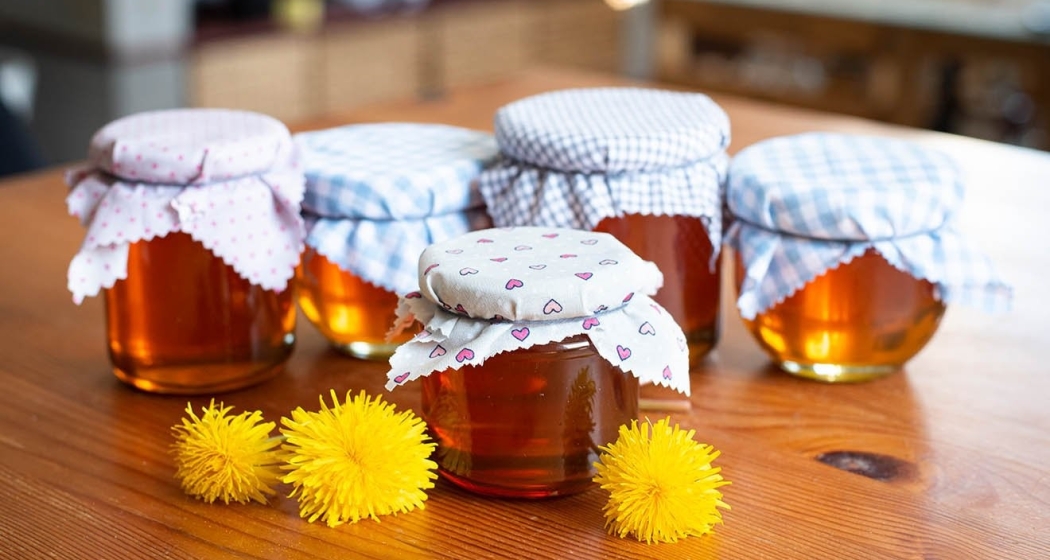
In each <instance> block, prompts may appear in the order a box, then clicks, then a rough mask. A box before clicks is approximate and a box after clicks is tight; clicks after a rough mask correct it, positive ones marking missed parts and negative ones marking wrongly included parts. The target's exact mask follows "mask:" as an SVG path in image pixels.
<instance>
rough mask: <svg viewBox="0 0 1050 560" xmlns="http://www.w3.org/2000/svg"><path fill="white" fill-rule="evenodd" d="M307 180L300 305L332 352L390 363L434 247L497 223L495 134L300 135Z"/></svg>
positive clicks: (399, 126)
mask: <svg viewBox="0 0 1050 560" xmlns="http://www.w3.org/2000/svg"><path fill="white" fill-rule="evenodd" d="M296 142H297V144H298V145H299V147H300V149H301V150H302V153H303V160H304V165H305V173H306V196H305V199H304V202H303V215H304V217H305V218H306V224H307V238H306V250H305V252H304V253H303V259H302V264H301V265H300V266H299V268H298V270H297V272H296V280H297V284H298V288H299V290H298V291H299V306H300V307H301V308H302V310H303V313H304V314H305V315H306V317H307V319H309V320H310V322H311V323H313V325H314V326H316V327H317V328H318V329H319V330H320V331H321V333H322V334H323V335H324V336H325V338H327V339H328V341H329V342H330V343H331V344H332V346H333V347H334V348H336V349H338V350H340V351H342V352H344V353H346V354H348V355H350V356H354V357H357V358H363V359H386V358H388V357H389V356H390V354H391V353H392V352H393V351H394V348H396V347H397V345H398V344H400V343H401V342H404V341H405V340H407V339H408V338H410V337H411V333H407V334H404V335H402V336H399V337H394V338H392V339H387V338H386V334H387V331H389V330H390V325H391V324H392V323H393V321H394V309H395V308H396V307H397V295H398V294H403V293H407V292H409V291H412V290H415V289H416V286H417V278H416V262H417V259H418V257H419V254H420V253H421V252H422V251H423V249H425V248H426V247H427V246H428V245H430V244H432V243H435V242H438V241H443V240H445V239H448V238H450V237H455V236H457V235H461V234H463V233H466V232H468V231H471V230H474V229H481V228H485V227H488V226H490V225H491V221H490V220H489V218H488V215H487V214H486V213H485V209H484V204H483V202H482V200H481V196H480V194H479V193H478V191H477V183H476V179H477V175H478V173H479V172H480V171H481V169H482V168H483V167H484V166H485V165H487V164H488V163H490V162H491V160H492V159H494V158H495V156H496V145H495V141H494V140H493V138H492V136H491V135H490V134H487V133H484V132H478V131H474V130H467V129H463V128H456V127H451V126H444V125H434V124H415V123H380V124H362V125H351V126H344V127H339V128H332V129H327V130H320V131H314V132H305V133H301V134H298V135H296Z"/></svg>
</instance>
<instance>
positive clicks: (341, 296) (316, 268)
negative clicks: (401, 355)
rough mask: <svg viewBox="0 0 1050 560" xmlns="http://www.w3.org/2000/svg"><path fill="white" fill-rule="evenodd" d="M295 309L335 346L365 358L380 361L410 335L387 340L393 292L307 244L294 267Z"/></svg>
mask: <svg viewBox="0 0 1050 560" xmlns="http://www.w3.org/2000/svg"><path fill="white" fill-rule="evenodd" d="M296 281H297V283H298V291H299V307H300V308H302V310H303V314H304V315H306V318H307V319H309V320H310V322H311V323H313V324H314V326H316V327H317V328H318V330H320V331H321V333H322V334H323V335H324V336H325V338H327V339H328V341H329V342H331V343H332V345H333V346H334V347H335V348H337V349H338V350H340V351H342V352H344V353H346V354H349V355H351V356H354V357H356V358H364V359H385V358H387V357H389V356H390V355H391V354H393V353H394V349H395V348H397V346H398V345H399V344H400V343H402V342H404V341H406V340H408V339H410V338H412V335H413V334H414V332H415V331H406V332H404V333H402V334H401V335H399V336H397V337H395V338H394V339H392V340H390V341H387V340H386V334H387V332H388V331H389V330H390V327H391V326H392V325H393V324H394V320H395V316H394V310H395V309H397V295H396V294H394V293H393V292H390V291H387V290H384V289H383V288H380V287H378V286H375V285H373V284H371V283H368V282H366V281H364V280H362V279H361V278H359V277H358V276H356V275H354V274H351V273H349V272H346V271H345V270H343V269H341V268H339V266H338V265H336V264H335V263H333V262H331V261H330V260H328V259H326V258H325V257H324V256H322V255H320V254H318V253H317V251H315V250H314V249H312V248H310V247H307V248H306V251H305V252H304V253H303V259H302V262H301V263H300V265H299V267H298V268H297V269H296Z"/></svg>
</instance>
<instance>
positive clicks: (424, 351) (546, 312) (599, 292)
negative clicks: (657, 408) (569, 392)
mask: <svg viewBox="0 0 1050 560" xmlns="http://www.w3.org/2000/svg"><path fill="white" fill-rule="evenodd" d="M662 284H663V275H662V274H661V273H660V271H659V269H657V267H656V265H655V264H653V263H651V262H648V261H645V260H643V259H642V258H641V257H639V256H637V255H636V254H634V253H633V252H631V250H630V249H628V248H627V247H626V246H624V245H623V244H622V243H620V242H619V241H618V240H617V239H616V238H615V237H613V236H611V235H609V234H606V233H592V232H587V231H580V230H570V229H560V228H538V227H521V228H506V229H488V230H480V231H475V232H472V233H469V234H466V235H463V236H460V237H457V238H454V239H450V240H447V241H445V242H442V243H437V244H435V245H431V246H430V247H428V248H427V249H426V250H425V251H423V254H422V255H421V256H420V258H419V286H420V289H419V291H417V292H411V293H409V294H407V295H404V296H402V297H401V300H400V302H399V305H398V310H397V315H398V325H397V326H396V327H395V332H396V331H397V330H398V328H400V327H405V326H408V325H410V324H412V323H413V322H414V321H419V322H420V323H422V324H423V330H422V331H421V332H420V333H419V334H418V335H416V337H415V338H413V339H412V340H410V341H409V342H406V343H404V344H402V345H401V346H399V347H398V349H397V350H396V351H395V352H394V355H393V356H392V357H391V358H390V366H391V368H392V369H391V370H390V372H389V373H388V374H387V376H388V382H387V385H386V387H387V389H388V390H389V389H393V388H394V387H396V386H398V385H402V384H404V383H407V382H409V381H412V380H414V379H417V378H419V377H421V376H426V375H430V374H431V373H433V372H435V371H443V370H446V369H450V368H451V369H459V368H460V367H462V366H465V365H472V366H476V365H481V364H482V363H483V362H484V361H485V360H486V359H488V358H490V357H492V356H494V355H496V354H498V353H500V352H509V351H514V350H520V349H523V348H529V347H531V346H534V345H537V344H547V343H551V342H557V341H560V340H564V339H566V338H568V337H571V336H576V335H581V334H583V335H586V336H587V337H588V338H589V339H590V341H591V343H592V344H593V345H594V347H595V348H596V349H597V351H598V354H599V355H601V356H602V357H603V358H604V359H606V360H607V361H609V363H611V364H613V365H615V366H618V367H619V368H620V369H622V370H623V371H625V372H630V373H631V374H633V375H635V376H636V377H638V378H639V379H640V380H641V381H642V382H652V383H656V384H659V385H664V386H668V387H671V388H673V389H675V390H677V391H680V392H682V393H685V394H687V395H688V394H689V351H688V348H687V346H686V341H685V335H684V334H682V329H681V328H680V327H679V326H678V324H677V323H676V322H675V321H674V319H673V318H672V317H671V315H670V314H669V313H668V312H667V311H666V310H664V309H663V308H662V307H660V306H659V305H658V304H657V303H656V302H655V301H653V300H652V299H650V297H649V296H651V295H653V294H655V293H656V291H657V290H658V289H659V288H660V286H661V285H662Z"/></svg>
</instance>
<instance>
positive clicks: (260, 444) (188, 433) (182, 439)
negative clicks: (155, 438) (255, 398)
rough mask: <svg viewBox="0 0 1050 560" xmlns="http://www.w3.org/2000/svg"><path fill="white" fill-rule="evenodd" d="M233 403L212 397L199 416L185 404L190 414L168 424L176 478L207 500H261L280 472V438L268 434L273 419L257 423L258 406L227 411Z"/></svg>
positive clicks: (190, 490)
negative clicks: (173, 442)
mask: <svg viewBox="0 0 1050 560" xmlns="http://www.w3.org/2000/svg"><path fill="white" fill-rule="evenodd" d="M232 408H233V407H231V406H223V404H222V403H219V406H218V407H216V406H215V401H214V400H213V401H211V404H209V405H208V406H207V407H205V408H202V409H201V415H200V416H199V417H198V416H197V415H196V414H195V413H194V412H193V405H191V404H187V405H186V413H187V414H188V415H189V418H183V419H182V423H181V424H177V425H175V426H172V428H171V430H172V433H173V434H174V435H175V440H176V441H175V444H174V445H173V446H172V453H173V454H174V455H175V467H176V469H175V478H176V479H177V480H178V481H179V483H180V484H181V486H182V489H183V491H185V492H186V493H187V494H189V495H190V496H193V497H195V498H200V499H201V500H204V501H205V502H208V503H212V502H214V501H215V500H222V501H223V502H225V503H227V504H228V503H230V502H231V501H234V502H240V503H242V504H243V503H248V502H249V501H251V500H255V501H257V502H260V503H266V496H267V495H272V494H273V493H274V489H273V486H274V485H275V484H276V483H277V481H278V479H279V478H280V476H281V471H280V464H281V456H280V451H279V450H278V449H277V446H278V444H279V443H280V441H279V439H278V438H271V437H270V432H271V431H272V430H273V429H274V427H275V424H274V423H273V422H266V423H261V422H262V413H261V412H259V411H258V410H257V411H255V412H251V413H248V412H243V413H241V414H239V415H237V416H227V413H228V412H229V411H230V410H231V409H232Z"/></svg>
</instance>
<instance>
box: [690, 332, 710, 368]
mask: <svg viewBox="0 0 1050 560" xmlns="http://www.w3.org/2000/svg"><path fill="white" fill-rule="evenodd" d="M685 342H686V344H688V345H689V367H690V368H694V367H696V366H698V365H699V364H700V362H702V361H704V358H706V357H707V355H708V354H710V353H711V350H712V349H713V348H714V347H715V344H716V343H717V342H718V329H717V328H708V329H699V330H695V331H692V332H687V333H685Z"/></svg>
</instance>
